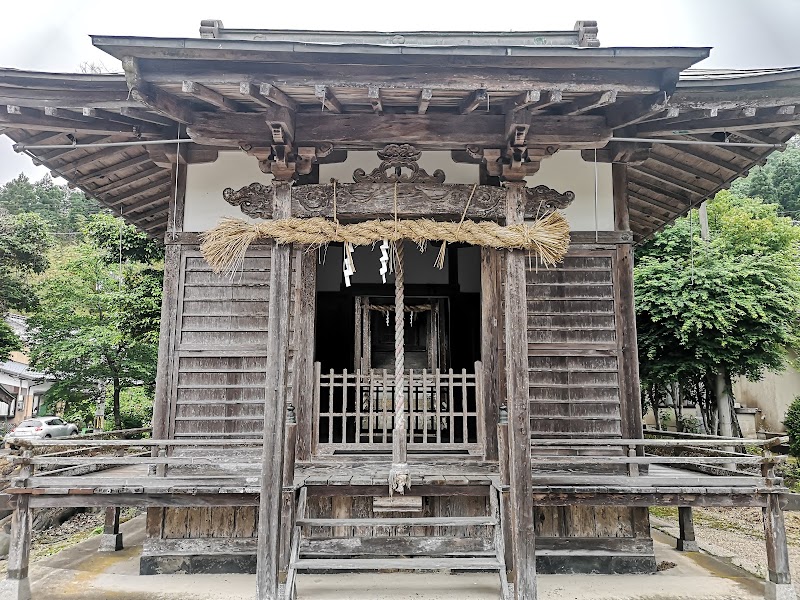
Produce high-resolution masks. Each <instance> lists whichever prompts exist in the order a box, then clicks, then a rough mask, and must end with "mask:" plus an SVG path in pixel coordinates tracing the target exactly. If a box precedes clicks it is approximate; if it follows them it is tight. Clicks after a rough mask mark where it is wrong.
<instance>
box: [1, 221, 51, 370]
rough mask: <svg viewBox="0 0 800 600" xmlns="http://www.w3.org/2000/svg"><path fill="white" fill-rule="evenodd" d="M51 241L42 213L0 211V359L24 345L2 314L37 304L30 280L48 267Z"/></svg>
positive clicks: (27, 308)
mask: <svg viewBox="0 0 800 600" xmlns="http://www.w3.org/2000/svg"><path fill="white" fill-rule="evenodd" d="M49 243H50V238H49V237H48V234H47V226H46V224H45V222H44V220H43V219H42V218H41V217H39V216H38V215H35V214H29V213H21V214H18V215H9V214H8V213H3V212H0V360H6V359H7V358H8V355H9V353H10V352H11V351H13V350H19V349H20V346H21V343H20V340H19V339H18V338H17V336H16V335H15V334H14V332H13V330H12V329H11V327H9V325H8V324H7V323H6V322H5V320H3V319H2V317H3V316H5V315H6V313H7V312H8V311H9V310H10V309H15V310H30V309H31V308H33V307H34V306H35V305H36V295H35V293H34V291H33V287H32V286H31V284H30V280H31V277H32V276H33V275H35V274H37V273H41V272H43V271H44V270H45V269H46V268H47V258H46V252H47V248H48V246H49Z"/></svg>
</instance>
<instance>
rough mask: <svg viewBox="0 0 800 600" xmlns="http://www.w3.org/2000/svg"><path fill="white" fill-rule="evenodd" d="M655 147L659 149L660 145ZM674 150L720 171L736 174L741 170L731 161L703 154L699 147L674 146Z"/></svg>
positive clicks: (706, 153)
mask: <svg viewBox="0 0 800 600" xmlns="http://www.w3.org/2000/svg"><path fill="white" fill-rule="evenodd" d="M655 147H656V148H657V147H658V145H656V146H655ZM673 149H674V150H675V151H676V152H681V153H683V154H688V155H690V156H694V157H695V158H699V159H700V160H702V161H703V162H706V163H708V164H710V165H713V166H714V167H715V168H718V169H724V170H726V171H729V172H731V173H736V172H738V170H739V166H738V165H735V164H731V163H730V162H729V161H727V160H725V159H724V158H720V157H719V156H715V155H713V154H708V152H703V150H701V149H700V148H699V147H697V146H674V147H673Z"/></svg>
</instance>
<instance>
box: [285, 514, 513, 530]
mask: <svg viewBox="0 0 800 600" xmlns="http://www.w3.org/2000/svg"><path fill="white" fill-rule="evenodd" d="M297 524H298V525H310V526H311V527H370V526H384V527H391V526H393V525H407V526H409V527H410V526H439V527H467V526H470V525H497V520H496V519H495V518H494V517H489V516H484V517H407V518H406V517H387V518H385V519H381V518H372V519H311V518H307V517H302V518H298V519H297Z"/></svg>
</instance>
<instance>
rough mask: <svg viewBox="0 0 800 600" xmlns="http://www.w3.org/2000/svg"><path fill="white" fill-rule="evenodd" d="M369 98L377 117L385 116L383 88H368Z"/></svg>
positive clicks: (375, 86) (374, 86) (372, 86)
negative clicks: (382, 97) (382, 96)
mask: <svg viewBox="0 0 800 600" xmlns="http://www.w3.org/2000/svg"><path fill="white" fill-rule="evenodd" d="M367 97H368V98H369V103H370V104H371V105H372V112H374V113H375V114H376V115H380V114H383V100H382V99H381V88H380V87H379V86H377V85H371V86H369V87H368V88H367Z"/></svg>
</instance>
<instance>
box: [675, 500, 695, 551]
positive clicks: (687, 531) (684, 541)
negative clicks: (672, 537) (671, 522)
mask: <svg viewBox="0 0 800 600" xmlns="http://www.w3.org/2000/svg"><path fill="white" fill-rule="evenodd" d="M678 525H679V527H680V537H678V545H677V548H678V550H682V551H684V552H700V547H699V546H698V545H697V541H695V539H694V519H693V517H692V507H691V506H679V507H678Z"/></svg>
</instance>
